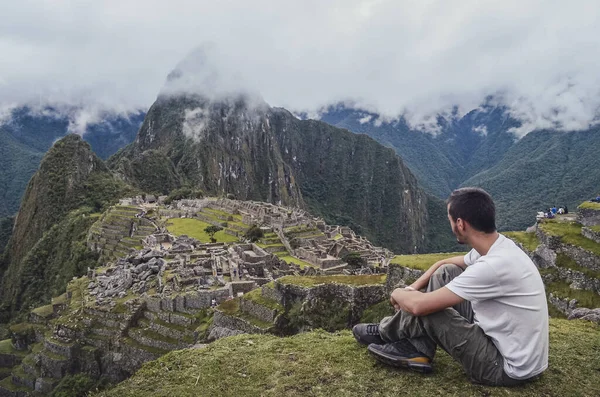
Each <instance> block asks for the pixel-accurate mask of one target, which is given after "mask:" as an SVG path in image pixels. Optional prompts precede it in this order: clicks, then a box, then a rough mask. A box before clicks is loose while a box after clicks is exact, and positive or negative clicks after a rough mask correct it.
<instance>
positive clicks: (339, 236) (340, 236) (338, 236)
mask: <svg viewBox="0 0 600 397" xmlns="http://www.w3.org/2000/svg"><path fill="white" fill-rule="evenodd" d="M342 238H344V236H342V235H341V234H339V233H338V234H336V235H335V236H333V239H334V240H335V241H337V240H339V239H342Z"/></svg>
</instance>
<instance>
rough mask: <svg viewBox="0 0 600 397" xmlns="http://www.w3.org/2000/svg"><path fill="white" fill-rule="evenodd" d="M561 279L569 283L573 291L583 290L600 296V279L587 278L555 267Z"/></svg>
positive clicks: (579, 273) (575, 272)
mask: <svg viewBox="0 0 600 397" xmlns="http://www.w3.org/2000/svg"><path fill="white" fill-rule="evenodd" d="M556 270H557V271H558V275H559V277H560V278H561V279H563V280H565V281H566V282H568V283H570V284H571V285H570V287H571V288H573V289H585V290H589V291H593V292H595V293H597V294H600V279H597V278H590V277H587V276H586V275H585V274H583V273H582V272H579V271H577V270H573V269H567V268H564V267H557V268H556Z"/></svg>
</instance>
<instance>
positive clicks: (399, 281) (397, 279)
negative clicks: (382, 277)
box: [385, 263, 425, 295]
mask: <svg viewBox="0 0 600 397" xmlns="http://www.w3.org/2000/svg"><path fill="white" fill-rule="evenodd" d="M423 273H425V272H424V271H422V270H417V269H411V268H410V267H404V266H401V265H398V264H395V263H391V264H390V265H389V266H388V272H387V279H386V282H385V290H386V295H389V294H391V293H392V291H393V290H394V289H395V288H397V287H398V285H409V284H411V283H412V282H413V281H414V280H416V279H418V278H419V277H421V275H423Z"/></svg>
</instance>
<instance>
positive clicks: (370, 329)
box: [352, 323, 385, 345]
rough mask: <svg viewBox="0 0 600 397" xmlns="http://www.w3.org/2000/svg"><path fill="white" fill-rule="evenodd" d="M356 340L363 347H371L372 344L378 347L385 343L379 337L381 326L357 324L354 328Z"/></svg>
mask: <svg viewBox="0 0 600 397" xmlns="http://www.w3.org/2000/svg"><path fill="white" fill-rule="evenodd" d="M352 333H353V334H354V339H356V340H357V342H358V343H361V344H363V345H370V344H372V343H374V344H377V345H383V344H384V343H385V341H384V340H383V339H381V336H379V324H373V323H372V324H356V325H355V326H354V327H353V328H352Z"/></svg>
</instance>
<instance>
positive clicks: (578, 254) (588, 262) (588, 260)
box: [558, 244, 600, 271]
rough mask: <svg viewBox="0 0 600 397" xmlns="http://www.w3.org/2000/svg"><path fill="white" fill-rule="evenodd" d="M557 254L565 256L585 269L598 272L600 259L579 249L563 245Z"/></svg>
mask: <svg viewBox="0 0 600 397" xmlns="http://www.w3.org/2000/svg"><path fill="white" fill-rule="evenodd" d="M558 252H560V253H563V254H566V255H567V256H569V257H570V258H571V259H573V260H574V261H575V262H577V264H578V265H579V266H583V267H587V268H588V269H591V270H595V271H600V257H598V256H597V255H595V254H593V253H591V252H589V251H587V250H584V249H583V248H581V247H576V246H573V245H569V244H563V245H562V246H561V247H560V249H558Z"/></svg>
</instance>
